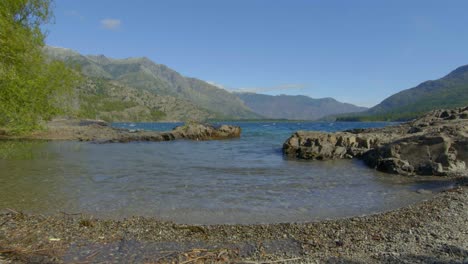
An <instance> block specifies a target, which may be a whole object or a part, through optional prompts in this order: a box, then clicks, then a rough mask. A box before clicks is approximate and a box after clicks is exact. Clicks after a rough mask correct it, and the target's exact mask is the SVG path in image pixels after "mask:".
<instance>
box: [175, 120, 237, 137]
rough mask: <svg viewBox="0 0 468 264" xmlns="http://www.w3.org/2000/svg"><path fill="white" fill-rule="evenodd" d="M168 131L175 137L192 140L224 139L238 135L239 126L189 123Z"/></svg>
mask: <svg viewBox="0 0 468 264" xmlns="http://www.w3.org/2000/svg"><path fill="white" fill-rule="evenodd" d="M170 133H171V134H173V135H174V137H175V138H187V139H193V140H207V139H224V138H235V137H240V134H241V128H240V127H238V126H230V125H222V126H219V127H215V126H212V125H209V124H199V123H190V124H186V125H183V126H178V127H175V128H174V129H173V130H172V131H171V132H170Z"/></svg>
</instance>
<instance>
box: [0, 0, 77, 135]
mask: <svg viewBox="0 0 468 264" xmlns="http://www.w3.org/2000/svg"><path fill="white" fill-rule="evenodd" d="M51 4H52V3H51V0H1V1H0V127H4V128H6V129H7V130H8V131H10V132H13V133H24V132H29V131H32V130H34V129H38V128H40V124H41V122H42V121H44V120H49V119H50V118H52V117H53V116H55V115H57V114H61V113H63V112H64V111H65V110H66V107H67V105H69V103H68V102H67V101H68V98H70V96H69V95H70V94H71V92H72V88H73V87H74V86H75V85H76V84H77V82H78V81H79V77H78V74H77V73H76V72H75V71H73V70H72V69H69V68H67V67H66V66H65V65H64V64H63V63H62V62H58V61H51V60H48V59H47V58H46V56H45V55H44V53H43V47H44V36H45V35H44V33H43V31H42V30H41V25H43V24H45V23H48V22H49V21H50V19H51V18H52V12H51Z"/></svg>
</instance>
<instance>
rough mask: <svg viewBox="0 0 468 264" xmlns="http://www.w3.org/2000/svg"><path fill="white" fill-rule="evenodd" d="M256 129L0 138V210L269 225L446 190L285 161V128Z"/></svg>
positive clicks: (362, 170) (343, 165) (352, 167)
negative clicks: (211, 136)
mask: <svg viewBox="0 0 468 264" xmlns="http://www.w3.org/2000/svg"><path fill="white" fill-rule="evenodd" d="M259 127H260V126H259V125H258V124H257V125H255V124H252V125H251V127H249V126H246V128H244V131H243V132H244V136H243V137H242V138H241V139H234V140H225V141H205V142H193V141H175V142H161V143H130V144H104V145H102V144H92V143H81V142H0V149H1V152H0V153H1V154H0V193H1V198H0V208H5V207H10V208H15V209H18V210H25V211H28V212H33V213H56V212H59V211H66V212H68V213H76V212H85V213H92V214H95V215H97V216H100V217H112V218H122V217H128V216H131V215H135V214H136V215H145V216H155V217H158V218H160V219H164V220H173V221H176V222H180V223H195V224H211V223H257V222H268V223H275V222H285V221H312V220H318V219H324V218H331V217H342V216H350V215H360V214H367V213H373V212H378V211H382V210H388V209H393V208H396V207H400V206H402V205H407V204H410V203H414V202H416V201H420V200H422V199H426V198H428V197H430V196H431V194H430V193H429V192H420V193H418V192H416V190H418V189H432V190H434V191H437V190H438V189H440V188H443V187H446V185H447V184H445V186H444V184H440V182H438V183H436V184H434V180H433V181H427V180H426V181H424V182H420V181H415V180H414V179H410V178H403V177H398V176H393V175H386V174H382V173H378V172H376V171H374V170H370V169H368V168H367V167H365V166H364V165H363V164H362V163H361V162H359V161H350V160H339V161H328V162H304V161H296V160H287V159H284V158H283V157H282V155H281V151H280V148H281V143H282V142H283V141H284V139H286V138H287V136H289V134H290V131H286V130H284V129H283V130H281V129H277V128H271V129H270V130H267V131H265V133H263V134H262V133H260V128H259ZM262 129H263V130H264V128H262ZM290 129H291V130H292V129H295V128H294V127H292V128H290ZM278 131H280V132H278ZM259 133H260V135H259ZM269 133H270V134H269Z"/></svg>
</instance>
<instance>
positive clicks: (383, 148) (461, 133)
mask: <svg viewBox="0 0 468 264" xmlns="http://www.w3.org/2000/svg"><path fill="white" fill-rule="evenodd" d="M283 153H284V154H285V155H287V156H289V157H294V158H299V159H316V160H326V159H342V158H354V157H357V158H362V159H363V160H364V162H365V163H366V164H367V165H369V166H370V167H372V168H375V169H377V170H380V171H384V172H388V173H394V174H400V175H438V176H445V175H464V176H468V169H467V165H468V107H464V108H459V109H452V110H436V111H432V112H430V113H428V114H427V115H425V116H423V117H421V118H419V119H417V120H414V121H412V122H408V123H403V124H399V125H396V126H391V127H384V128H379V129H375V128H371V129H356V130H350V131H346V132H336V133H324V132H315V131H309V132H307V131H298V132H296V133H294V134H293V135H292V136H291V137H290V138H289V139H288V140H286V142H285V143H284V144H283Z"/></svg>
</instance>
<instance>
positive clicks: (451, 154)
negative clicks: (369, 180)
mask: <svg viewBox="0 0 468 264" xmlns="http://www.w3.org/2000/svg"><path fill="white" fill-rule="evenodd" d="M467 143H468V142H467V141H456V140H454V139H453V138H451V137H448V136H446V135H443V134H441V135H437V136H430V135H424V136H417V137H407V138H404V139H401V140H397V141H394V142H391V143H388V144H385V145H383V146H380V147H377V148H375V149H372V150H370V151H368V152H366V153H365V155H364V156H363V160H364V162H366V164H367V165H369V166H370V167H373V168H376V169H378V170H380V171H385V172H389V173H395V174H402V175H415V174H416V175H438V176H445V175H449V174H463V173H464V172H466V162H465V160H464V159H466V150H463V149H462V148H463V147H464V146H466V144H467ZM459 153H460V155H459Z"/></svg>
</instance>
